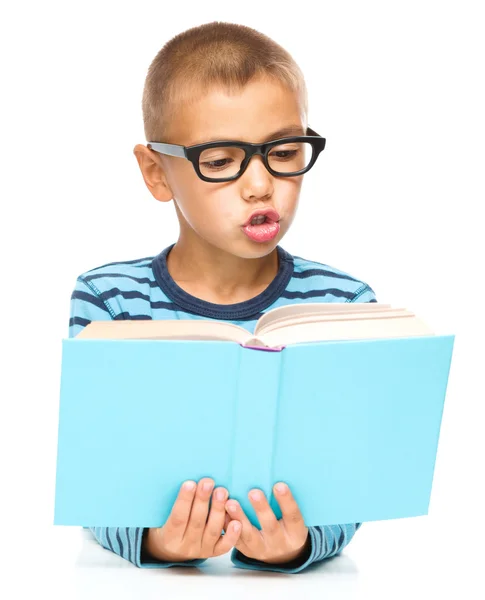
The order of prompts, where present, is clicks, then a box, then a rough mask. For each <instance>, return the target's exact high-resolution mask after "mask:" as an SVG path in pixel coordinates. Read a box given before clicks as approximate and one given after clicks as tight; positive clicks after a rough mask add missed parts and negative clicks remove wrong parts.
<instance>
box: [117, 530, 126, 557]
mask: <svg viewBox="0 0 485 600" xmlns="http://www.w3.org/2000/svg"><path fill="white" fill-rule="evenodd" d="M116 539H117V541H118V544H119V545H120V556H123V550H124V548H123V542H122V541H121V538H120V530H119V529H118V528H116ZM123 558H124V556H123Z"/></svg>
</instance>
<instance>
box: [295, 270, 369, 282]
mask: <svg viewBox="0 0 485 600" xmlns="http://www.w3.org/2000/svg"><path fill="white" fill-rule="evenodd" d="M318 276H324V277H335V278H337V279H348V280H349V281H358V282H360V279H355V277H351V276H350V275H344V274H342V273H334V272H333V271H327V270H326V269H308V270H306V271H301V272H300V273H297V272H296V271H295V272H294V273H293V277H295V278H296V279H305V278H307V277H318Z"/></svg>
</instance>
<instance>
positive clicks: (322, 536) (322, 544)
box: [316, 526, 326, 557]
mask: <svg viewBox="0 0 485 600" xmlns="http://www.w3.org/2000/svg"><path fill="white" fill-rule="evenodd" d="M316 530H317V532H318V534H319V536H320V552H319V557H320V556H322V555H323V554H324V552H325V547H326V544H325V534H324V532H323V528H322V527H319V526H317V527H316Z"/></svg>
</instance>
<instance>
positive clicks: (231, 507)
mask: <svg viewBox="0 0 485 600" xmlns="http://www.w3.org/2000/svg"><path fill="white" fill-rule="evenodd" d="M226 508H227V510H228V511H229V512H236V510H237V506H236V504H234V502H228V503H227V504H226Z"/></svg>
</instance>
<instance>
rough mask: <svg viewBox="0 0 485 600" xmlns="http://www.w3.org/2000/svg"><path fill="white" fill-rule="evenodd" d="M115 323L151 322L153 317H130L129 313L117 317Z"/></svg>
mask: <svg viewBox="0 0 485 600" xmlns="http://www.w3.org/2000/svg"><path fill="white" fill-rule="evenodd" d="M113 320H114V321H122V320H128V321H130V320H131V321H151V320H152V317H151V316H150V315H130V313H129V312H122V313H119V314H118V315H116V316H115V317H114V319H113Z"/></svg>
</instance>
